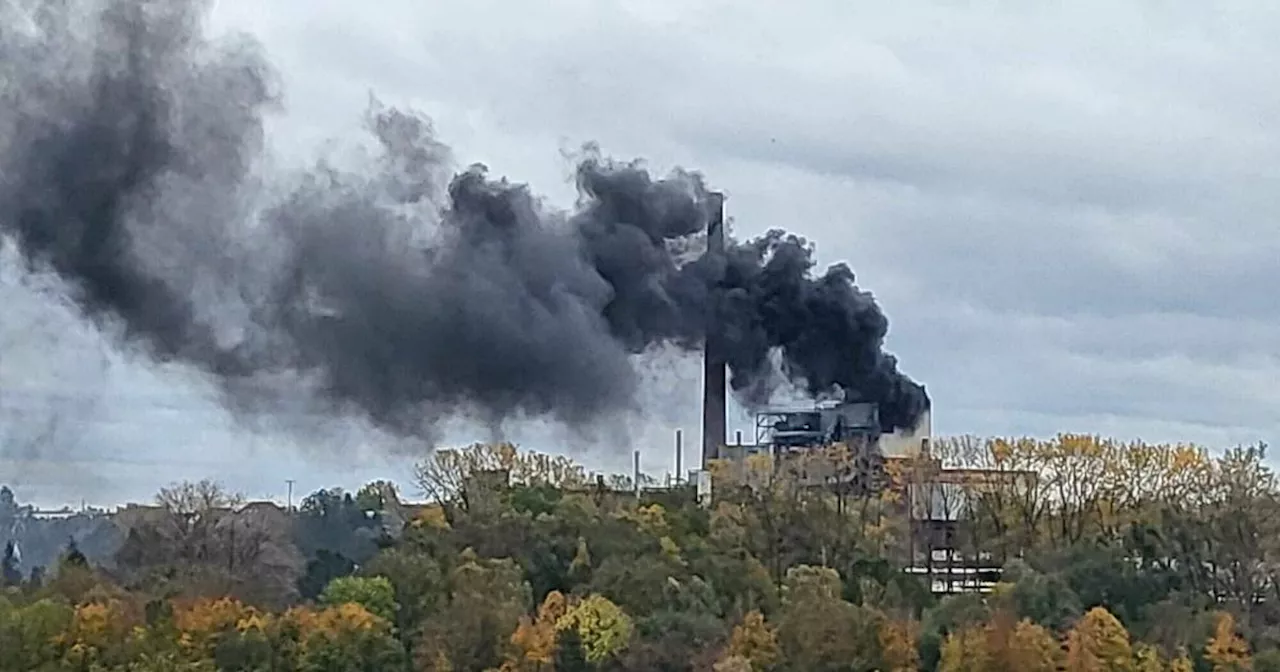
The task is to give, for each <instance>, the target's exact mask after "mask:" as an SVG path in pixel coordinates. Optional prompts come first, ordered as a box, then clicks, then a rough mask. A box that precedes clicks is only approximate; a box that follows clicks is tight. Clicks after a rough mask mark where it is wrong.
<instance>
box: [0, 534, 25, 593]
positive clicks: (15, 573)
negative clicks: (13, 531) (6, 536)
mask: <svg viewBox="0 0 1280 672" xmlns="http://www.w3.org/2000/svg"><path fill="white" fill-rule="evenodd" d="M21 583H22V570H21V569H20V568H19V567H18V547H17V546H16V545H15V544H14V543H13V540H12V539H10V540H9V541H8V542H6V543H5V545H4V558H3V560H0V586H16V585H19V584H21Z"/></svg>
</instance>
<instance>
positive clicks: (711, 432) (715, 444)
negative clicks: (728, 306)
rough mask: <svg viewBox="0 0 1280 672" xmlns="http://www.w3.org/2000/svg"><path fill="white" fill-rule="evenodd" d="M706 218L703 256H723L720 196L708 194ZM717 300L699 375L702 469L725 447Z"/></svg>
mask: <svg viewBox="0 0 1280 672" xmlns="http://www.w3.org/2000/svg"><path fill="white" fill-rule="evenodd" d="M708 207H709V208H710V213H709V214H710V217H709V218H708V221H707V256H712V255H715V256H724V194H720V193H712V194H710V195H709V198H708ZM718 304H719V297H718V296H716V297H713V298H712V300H711V301H709V302H708V310H709V311H710V313H711V316H712V319H711V324H710V325H708V328H707V340H706V343H705V345H704V347H703V374H702V468H703V469H706V468H707V467H708V466H709V462H710V461H711V460H714V459H717V458H719V457H720V448H721V446H723V445H724V444H725V355H724V348H723V346H722V345H721V344H720V342H719V340H720V338H719V329H718V328H717V327H716V325H715V320H716V313H717V310H718V307H719V306H718Z"/></svg>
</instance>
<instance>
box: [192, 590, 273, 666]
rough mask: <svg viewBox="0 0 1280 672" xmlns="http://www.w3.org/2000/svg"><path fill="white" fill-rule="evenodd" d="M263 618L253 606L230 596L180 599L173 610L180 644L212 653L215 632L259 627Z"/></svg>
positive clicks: (219, 633)
mask: <svg viewBox="0 0 1280 672" xmlns="http://www.w3.org/2000/svg"><path fill="white" fill-rule="evenodd" d="M265 618H266V617H265V615H264V614H261V613H259V612H258V611H257V610H256V609H254V608H253V607H250V606H248V605H245V604H244V603H242V602H240V601H239V600H236V599H233V598H230V597H223V598H219V599H216V600H215V599H208V598H201V599H197V600H191V601H186V602H180V603H178V604H176V605H175V606H174V611H173V622H174V625H176V626H177V628H178V633H179V637H180V639H179V641H180V643H181V644H182V647H183V648H184V649H186V650H188V651H192V652H197V653H199V654H201V655H210V654H212V653H213V647H214V646H216V644H217V639H218V636H219V635H221V634H223V633H228V632H232V631H244V630H246V629H250V628H254V627H257V628H261V626H262V625H263V624H264V622H265Z"/></svg>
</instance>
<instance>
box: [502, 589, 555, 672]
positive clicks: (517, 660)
mask: <svg viewBox="0 0 1280 672" xmlns="http://www.w3.org/2000/svg"><path fill="white" fill-rule="evenodd" d="M568 612H569V600H568V599H566V598H565V596H564V595H563V594H562V593H561V592H560V591H558V590H553V591H551V592H550V593H547V597H546V598H545V599H543V600H542V604H541V605H539V606H538V614H537V617H536V618H529V617H528V616H522V617H521V618H520V625H518V626H516V631H515V632H514V633H512V634H511V643H512V644H513V645H514V646H515V649H516V651H515V653H514V654H513V655H512V656H511V657H509V658H508V659H507V661H506V662H505V663H504V664H503V666H502V669H503V670H504V671H511V670H531V671H535V672H536V671H539V670H550V669H552V665H553V662H554V660H555V653H556V632H557V630H556V623H557V622H559V621H560V619H561V618H564V615H565V614H567V613H568Z"/></svg>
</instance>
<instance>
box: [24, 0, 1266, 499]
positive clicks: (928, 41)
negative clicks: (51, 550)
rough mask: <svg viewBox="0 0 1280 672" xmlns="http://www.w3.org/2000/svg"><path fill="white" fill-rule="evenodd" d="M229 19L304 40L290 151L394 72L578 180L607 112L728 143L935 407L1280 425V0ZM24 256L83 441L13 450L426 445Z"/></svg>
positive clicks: (659, 438) (1100, 427) (144, 489)
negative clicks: (375, 427) (276, 405)
mask: <svg viewBox="0 0 1280 672" xmlns="http://www.w3.org/2000/svg"><path fill="white" fill-rule="evenodd" d="M371 6H376V7H377V8H378V11H376V12H375V11H371V10H368V9H366V8H367V7H371ZM1064 6H1069V7H1067V8H1064ZM523 7H527V9H523ZM517 8H522V9H517ZM213 19H214V20H213V24H214V26H215V30H217V31H247V32H249V33H251V34H252V35H254V36H255V37H256V38H257V39H259V40H260V41H261V42H262V43H263V45H264V46H265V48H266V50H267V51H268V53H269V54H270V57H271V60H272V61H273V62H274V64H275V66H276V67H277V69H278V72H279V75H280V78H281V81H282V83H283V85H284V89H285V96H286V99H285V100H286V109H285V110H284V111H283V112H282V113H281V114H280V115H278V116H277V117H275V118H273V120H272V122H271V130H272V136H271V141H272V146H273V149H274V151H275V152H276V154H277V155H278V156H279V157H280V158H281V160H282V161H286V162H288V161H302V160H309V159H312V158H314V157H315V156H317V155H318V154H319V152H321V151H322V150H323V149H324V148H325V147H326V146H327V143H331V142H332V141H335V140H338V141H341V140H343V139H344V138H348V137H350V136H353V135H354V134H355V133H356V132H357V131H358V124H359V120H360V115H361V112H362V111H363V109H364V108H365V106H366V104H367V101H368V99H369V95H370V94H371V93H372V94H374V95H376V96H378V97H379V98H380V99H382V100H383V101H384V102H387V103H389V104H393V105H404V106H411V107H414V108H416V109H418V110H420V111H422V112H424V113H426V114H428V115H430V116H431V117H432V118H433V119H434V120H435V123H436V126H437V129H438V131H439V133H440V135H441V137H442V139H443V140H444V141H445V142H447V143H448V144H450V145H451V146H452V147H453V148H454V151H455V154H456V155H457V157H458V158H459V159H460V160H461V161H463V162H464V163H470V162H472V161H480V162H484V163H486V164H488V165H489V166H490V167H491V169H492V170H493V171H494V172H495V173H499V174H505V175H508V176H510V177H511V178H512V179H514V180H518V181H525V182H528V183H530V184H531V185H532V186H533V187H534V189H535V190H537V191H539V192H541V193H544V194H546V195H547V196H548V198H549V199H550V200H551V201H553V202H558V203H561V204H564V205H566V206H568V205H569V204H571V203H572V199H573V192H572V188H571V183H570V181H569V180H568V176H569V171H570V168H571V165H570V163H569V162H568V161H567V160H566V159H565V158H564V152H565V151H566V150H571V149H574V148H576V147H578V146H580V145H581V144H582V143H583V142H585V141H598V142H599V143H600V145H601V147H602V148H603V149H604V151H605V152H607V153H609V154H611V155H614V156H617V157H622V158H631V157H644V158H646V159H647V160H648V162H649V164H650V165H651V166H652V167H653V168H654V169H656V170H658V171H660V172H665V171H666V170H667V169H669V168H671V167H673V166H677V165H679V166H684V167H688V168H694V169H698V170H701V171H703V172H704V173H705V174H706V175H707V177H708V179H709V181H710V182H711V184H712V185H713V186H715V187H716V188H719V189H722V190H723V191H725V192H726V193H727V195H728V203H727V209H728V211H729V213H730V215H731V216H732V217H733V220H734V229H735V231H736V232H737V233H738V234H740V235H744V236H747V235H754V234H758V233H761V232H763V231H764V230H765V229H768V228H772V227H783V228H787V229H790V230H793V231H795V232H797V233H800V234H803V235H805V236H807V237H809V238H810V239H812V240H814V241H816V243H817V245H818V251H819V257H820V260H821V261H822V262H823V263H830V262H836V261H848V262H849V263H850V264H851V265H852V267H853V268H854V270H855V272H856V273H857V274H858V278H859V283H860V284H861V285H863V286H864V287H865V288H867V289H870V290H872V291H873V292H875V294H876V296H877V297H878V298H879V300H880V302H881V304H882V306H883V307H884V309H885V312H886V313H887V314H888V316H889V318H890V321H891V328H890V337H889V348H890V349H891V350H892V351H893V352H895V353H896V354H897V355H898V356H899V358H900V360H901V363H902V367H903V369H904V370H905V371H906V372H907V373H909V374H910V375H912V376H913V377H915V378H916V379H918V380H920V381H922V382H924V383H925V384H926V385H927V386H928V389H929V391H930V394H931V396H932V397H933V400H934V414H933V422H934V432H935V433H941V434H957V433H973V434H981V435H992V434H1001V435H1008V434H1035V435H1051V434H1054V433H1056V432H1058V431H1077V432H1101V433H1105V434H1110V435H1116V436H1120V437H1124V438H1143V439H1148V440H1159V441H1196V442H1201V443H1205V444H1208V445H1211V446H1215V447H1221V446H1226V445H1233V444H1236V443H1240V442H1254V441H1258V440H1271V439H1273V438H1274V437H1275V436H1276V434H1277V432H1276V430H1277V429H1278V428H1280V422H1278V421H1277V417H1280V416H1277V410H1280V386H1277V385H1276V384H1275V382H1274V381H1276V380H1278V379H1280V365H1277V360H1276V357H1275V352H1276V349H1277V347H1280V302H1277V301H1275V300H1273V299H1272V295H1273V292H1274V291H1275V289H1274V288H1276V287H1277V286H1280V265H1278V264H1277V263H1276V261H1275V260H1276V253H1277V251H1278V250H1280V226H1275V225H1273V219H1274V218H1275V216H1276V215H1277V213H1280V189H1277V188H1276V186H1277V185H1276V184H1275V182H1276V177H1277V170H1276V168H1275V166H1276V165H1277V159H1278V158H1280V81H1277V79H1278V78H1280V62H1278V61H1280V46H1277V45H1276V43H1275V40H1274V35H1275V34H1276V33H1277V31H1280V7H1278V6H1276V5H1275V4H1274V3H1263V2H1257V3H1249V2H1238V3H1231V9H1230V10H1226V9H1223V8H1221V7H1218V6H1215V7H1209V6H1208V5H1207V4H1206V3H1196V2H1158V3H1157V2H1131V3H1119V4H1116V3H1104V2H1073V3H1048V2H1038V3H1037V2H1020V3H1010V2H1001V3H995V2H991V3H980V2H954V1H948V2H942V1H938V2H898V3H847V2H819V1H817V0H812V1H803V0H796V1H795V2H789V3H768V2H760V3H732V4H730V3H727V2H722V1H718V0H717V1H714V2H713V1H710V0H708V1H706V2H698V3H690V2H674V1H670V0H643V1H640V0H633V1H629V2H622V1H615V0H545V1H543V2H539V3H513V2H507V1H505V0H504V1H501V2H499V1H497V0H471V1H469V2H463V3H437V2H429V3H424V2H414V1H410V0H378V2H377V3H356V2H351V1H350V0H342V1H338V0H273V1H272V2H271V3H260V2H254V1H252V0H220V1H219V2H218V3H217V6H216V9H215V10H214V17H213ZM20 280H21V278H17V277H16V276H14V275H13V272H10V277H9V278H7V279H6V280H5V284H4V285H3V288H4V291H5V300H6V301H7V302H8V303H9V305H18V306H27V307H28V308H29V310H24V312H23V313H22V314H23V315H24V316H26V317H24V319H25V320H26V321H24V322H22V323H21V325H19V326H14V323H13V322H10V323H9V324H8V325H7V326H6V327H5V331H4V338H3V340H0V348H3V349H2V350H0V354H3V355H4V356H5V357H7V358H8V359H9V360H10V361H13V359H14V358H22V359H23V360H24V361H27V362H30V361H42V362H47V363H48V365H47V366H44V367H42V369H41V370H42V371H43V374H42V375H46V376H48V377H49V380H50V381H55V382H56V381H62V382H60V383H58V384H61V385H63V389H71V385H72V383H71V382H68V381H74V389H77V390H80V393H78V394H76V395H69V396H68V398H66V399H62V398H58V399H52V400H50V399H49V398H47V397H39V398H24V399H18V400H17V401H14V400H13V399H9V400H8V401H7V402H6V403H8V404H9V408H10V412H12V409H13V408H14V407H15V405H16V406H19V407H21V409H22V412H23V413H24V417H27V418H31V417H36V418H47V419H48V422H47V423H44V424H43V425H40V424H39V423H37V425H38V426H42V427H43V426H47V427H48V432H50V433H54V434H58V435H59V436H61V437H62V438H61V439H59V441H57V442H45V443H59V445H62V446H64V447H63V448H60V449H59V450H62V451H64V452H61V453H58V454H57V455H56V456H55V457H56V459H53V460H49V459H44V458H45V457H47V454H44V455H42V456H41V459H35V458H32V457H30V456H24V455H23V454H22V451H21V450H18V449H14V448H9V449H7V450H8V451H9V454H8V455H6V456H5V458H4V461H0V468H7V469H8V470H9V471H10V473H11V474H12V476H10V477H9V480H11V481H17V482H19V484H20V490H22V489H25V493H26V494H27V495H28V496H29V497H32V498H36V499H39V500H42V501H54V500H58V499H59V498H61V499H66V498H69V497H79V496H85V497H87V498H88V499H90V501H91V502H92V501H101V502H114V501H116V500H119V499H122V498H139V497H144V496H146V494H147V493H148V492H150V491H152V490H153V489H154V487H155V486H156V485H157V484H159V483H163V482H166V481H170V480H173V479H177V478H199V477H203V476H206V475H209V476H215V477H218V478H221V479H223V480H225V481H227V482H228V483H230V484H232V485H233V486H235V487H238V488H240V489H243V490H245V491H247V492H248V493H249V494H251V495H254V496H264V495H275V496H282V495H283V492H284V487H285V486H284V483H283V480H284V479H286V478H294V479H297V480H298V485H297V486H296V487H297V488H298V489H299V490H310V489H314V488H315V487H318V486H320V485H325V484H344V485H355V484H356V482H357V481H358V480H359V479H363V478H365V477H367V476H370V475H388V476H391V477H393V478H395V479H397V480H404V479H405V478H406V476H407V471H406V461H405V460H403V459H399V458H395V459H389V460H374V461H372V462H370V461H368V460H366V459H364V458H357V457H353V456H352V455H351V451H350V449H349V448H346V447H344V448H341V449H325V450H318V451H317V450H296V449H295V447H294V446H292V444H291V443H290V440H288V439H283V438H280V437H276V436H271V435H265V434H262V433H252V432H248V431H246V430H245V429H243V428H241V427H237V426H236V425H235V423H233V422H231V421H230V420H229V419H228V418H226V417H225V416H224V415H223V414H222V413H221V412H220V411H219V410H218V409H217V408H216V406H214V405H212V404H210V403H209V402H208V401H206V399H207V398H208V391H207V390H205V389H203V388H202V387H201V386H200V385H199V383H198V382H191V377H190V376H189V375H187V374H184V373H183V372H182V371H180V370H156V369H155V368H154V367H151V366H146V365H143V364H140V363H138V362H136V361H131V360H130V358H128V357H126V356H124V355H121V354H119V353H117V352H113V351H112V349H111V348H110V347H108V346H106V345H105V344H104V341H103V340H102V339H101V338H100V337H98V336H96V335H95V334H92V333H89V332H88V331H87V330H85V329H83V328H78V327H76V324H77V318H75V316H74V314H73V313H72V312H71V311H70V310H69V309H67V308H65V307H62V306H50V305H49V299H48V297H49V296H51V295H56V291H55V292H53V293H52V294H50V293H49V292H45V293H38V292H37V290H35V289H32V288H30V287H26V286H23V287H19V284H20ZM33 334H41V335H40V336H39V337H38V338H37V337H33V336H32V335H33ZM33 358H34V359H33ZM671 365H672V366H673V367H674V369H675V371H676V376H677V378H678V379H681V380H683V381H685V383H687V384H684V385H682V386H676V387H678V388H679V389H677V390H674V391H673V390H672V389H670V384H669V383H664V385H667V387H662V386H659V387H655V388H654V389H650V390H647V391H646V394H650V395H655V396H658V397H661V396H664V395H667V396H674V397H675V398H678V399H684V398H686V397H687V399H688V401H689V403H688V404H684V405H682V408H684V410H681V411H676V412H672V411H670V410H669V409H668V410H666V411H663V412H662V413H659V414H656V416H655V419H654V421H653V422H652V423H650V425H649V426H647V427H644V428H642V429H636V428H630V429H622V428H620V430H619V431H620V432H621V431H626V432H633V433H634V435H635V436H639V437H642V438H640V439H637V441H638V442H640V443H642V444H645V445H641V446H638V447H643V448H645V449H646V451H649V452H646V458H645V459H646V467H647V468H649V469H651V470H652V471H660V470H662V469H664V468H667V462H669V459H668V458H669V454H670V451H669V449H668V444H669V432H670V429H671V428H672V427H675V426H684V427H687V428H689V430H690V431H696V428H697V417H698V411H697V408H696V401H697V396H698V390H697V387H698V371H697V364H696V362H695V361H692V360H688V359H685V360H673V363H671ZM0 369H3V366H2V361H0ZM664 380H668V381H669V380H670V379H669V378H667V379H664ZM139 381H142V382H139ZM686 388H687V389H686ZM139 389H145V390H151V391H148V392H145V393H140V392H138V390H139ZM71 397H74V398H71ZM55 420H57V421H55ZM29 424H30V423H29ZM141 426H145V427H149V428H154V431H145V432H144V431H139V429H138V428H139V427H141ZM24 431H34V430H30V429H28V430H24ZM465 434H466V433H465V432H462V433H461V434H459V437H460V440H465V439H466V438H485V437H466V436H465ZM529 435H530V436H539V437H541V438H540V439H534V440H535V441H537V440H541V441H544V442H546V441H548V439H547V437H546V436H545V435H540V434H538V433H537V432H532V433H530V434H529ZM294 443H296V441H295V442H294ZM633 443H635V442H634V441H633ZM651 446H652V447H651ZM539 447H552V446H550V445H546V446H539ZM582 457H583V459H584V460H586V461H587V462H588V463H589V464H591V465H592V466H595V467H598V468H623V466H624V465H625V464H627V462H628V458H627V456H626V451H625V449H621V450H620V449H616V448H612V449H609V448H598V449H596V450H593V451H591V452H590V454H587V455H583V456H582ZM357 462H358V463H360V464H362V465H364V466H361V467H358V468H357V467H354V466H353V464H354V463H357ZM6 464H7V465H8V466H7V467H6V466H5V465H6ZM3 480H6V478H5V474H4V473H3V472H0V481H3ZM86 484H88V485H86ZM85 493H87V494H85Z"/></svg>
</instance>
